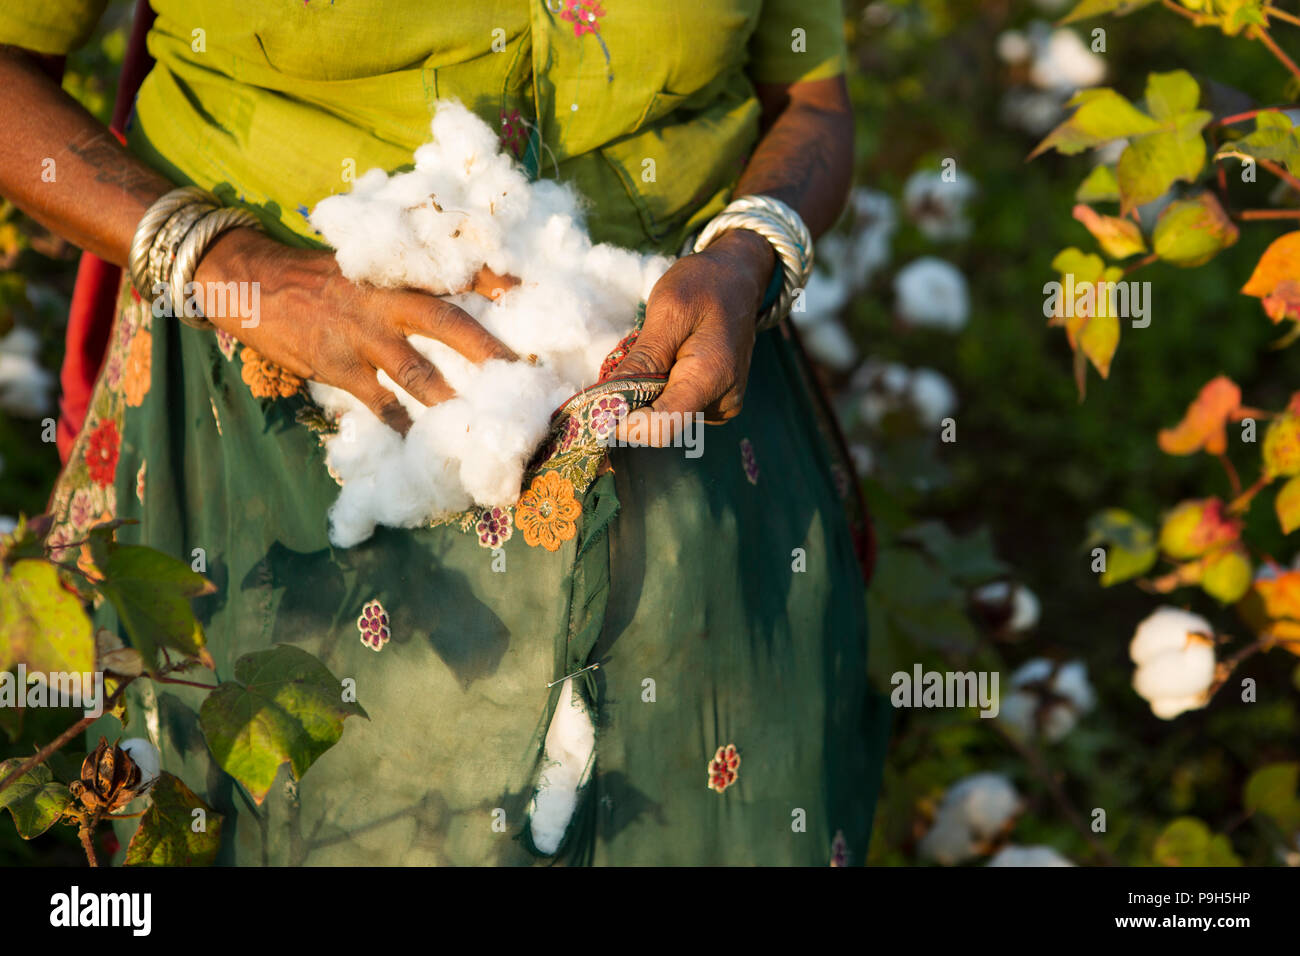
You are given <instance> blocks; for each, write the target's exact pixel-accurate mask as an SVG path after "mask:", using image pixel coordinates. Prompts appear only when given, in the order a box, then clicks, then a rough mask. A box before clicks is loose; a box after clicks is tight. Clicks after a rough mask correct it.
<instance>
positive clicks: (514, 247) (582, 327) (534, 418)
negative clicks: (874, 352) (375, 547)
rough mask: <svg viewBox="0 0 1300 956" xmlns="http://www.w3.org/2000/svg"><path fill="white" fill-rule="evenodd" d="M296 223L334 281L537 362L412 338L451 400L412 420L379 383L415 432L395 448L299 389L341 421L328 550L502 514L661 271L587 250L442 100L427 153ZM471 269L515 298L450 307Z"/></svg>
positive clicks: (657, 262) (342, 407) (577, 209)
mask: <svg viewBox="0 0 1300 956" xmlns="http://www.w3.org/2000/svg"><path fill="white" fill-rule="evenodd" d="M311 223H312V225H313V226H315V227H316V229H318V230H319V231H320V233H321V234H322V235H323V236H324V237H325V239H326V241H327V242H329V243H330V245H332V246H333V247H334V249H335V250H336V258H337V259H338V263H339V267H340V268H341V270H342V272H343V274H344V275H345V276H347V277H348V278H349V279H352V280H354V281H357V282H369V283H371V284H373V285H376V286H388V287H409V288H415V289H421V290H424V291H426V292H429V293H432V294H434V295H444V296H448V297H449V301H452V302H454V303H456V304H457V305H459V306H460V307H461V308H463V309H465V310H466V311H467V312H469V313H470V314H471V315H472V316H474V317H475V318H476V319H478V321H479V322H480V323H481V324H482V325H483V327H484V328H486V329H487V330H488V331H489V332H491V333H492V334H493V335H495V336H496V337H497V338H498V339H500V340H501V341H502V342H504V343H505V344H506V345H508V346H509V347H510V348H511V349H513V350H514V352H515V353H516V354H517V355H520V356H534V355H535V356H536V357H537V358H536V363H535V364H529V362H527V361H520V362H506V361H500V360H492V361H488V362H484V363H483V364H481V365H477V366H476V365H474V364H472V363H471V362H469V361H468V360H466V359H464V358H463V357H462V356H461V355H460V354H459V353H457V352H455V351H453V350H452V349H450V348H449V347H447V346H444V345H442V344H441V343H439V342H435V341H433V340H432V339H428V338H424V337H422V336H411V338H410V341H411V344H412V345H413V346H414V347H415V348H416V349H417V350H418V351H419V352H420V353H421V354H423V355H424V356H425V357H426V358H428V359H429V360H430V361H432V362H433V364H434V365H435V366H436V367H437V369H438V370H439V371H440V372H441V373H442V375H443V376H444V377H445V378H446V380H447V383H448V384H449V385H450V386H451V387H452V388H453V389H454V390H455V392H456V395H455V397H454V398H452V399H450V400H449V401H446V402H443V403H441V404H439V405H435V406H432V407H428V408H426V407H425V406H423V405H421V404H420V403H419V402H417V401H415V399H413V398H411V396H410V395H408V394H407V393H406V392H404V391H403V390H402V389H401V388H400V387H398V386H397V384H396V383H394V382H393V381H392V379H391V378H389V377H388V375H386V374H385V373H384V372H382V371H381V372H379V381H380V383H381V384H382V385H383V386H384V387H385V388H388V389H389V390H391V391H392V392H393V393H394V394H396V395H397V397H398V399H399V400H400V401H401V403H402V405H403V406H404V407H405V408H406V410H407V412H408V413H409V414H410V416H411V418H412V420H413V421H414V425H413V426H412V428H411V430H410V432H409V433H408V434H407V436H406V437H405V439H403V438H402V436H400V435H398V434H397V433H396V432H395V431H393V430H392V429H391V428H389V427H388V426H386V425H385V424H383V422H381V421H380V420H379V419H378V418H377V417H376V416H375V415H374V414H373V413H372V412H371V411H370V410H369V409H368V408H366V407H365V405H363V404H362V403H361V402H360V401H358V400H357V399H356V398H354V397H353V396H352V395H350V394H348V393H347V392H344V391H342V390H340V389H336V388H332V387H330V386H327V385H321V384H319V383H313V384H312V385H311V391H312V395H313V396H314V397H315V399H316V401H317V402H319V403H320V404H321V405H322V406H323V407H324V408H325V410H326V411H327V412H329V413H332V414H335V415H339V416H341V418H340V421H339V431H338V433H337V434H335V435H333V436H331V437H330V438H329V439H328V441H327V443H326V453H327V461H328V463H329V465H330V467H331V468H332V469H333V471H334V473H335V474H336V475H337V476H338V478H339V480H340V481H341V482H342V485H343V490H342V491H341V492H340V493H339V497H338V500H337V501H335V503H334V505H333V507H332V508H331V509H330V540H331V541H333V543H334V544H335V545H337V546H340V547H351V546H352V545H355V544H357V543H359V542H361V541H364V540H365V539H367V538H368V537H370V536H371V535H372V534H373V533H374V530H375V526H376V525H377V524H383V525H389V526H394V527H416V526H420V525H423V524H426V523H427V522H429V521H430V520H431V519H435V518H440V517H445V516H447V515H449V514H453V513H456V512H460V511H464V510H465V509H467V508H470V507H471V506H481V507H491V506H496V507H506V506H509V505H513V504H514V503H515V501H516V500H517V499H518V497H519V494H520V490H521V487H520V486H521V484H522V481H523V469H524V466H525V465H526V463H527V461H528V459H529V458H530V457H531V455H532V453H533V452H534V451H535V450H536V448H537V447H538V445H540V444H541V442H542V440H543V439H544V438H545V436H546V430H547V425H548V423H549V420H550V415H551V413H552V412H553V411H554V410H555V409H556V408H557V407H558V406H559V405H561V404H562V403H563V402H564V401H565V400H566V399H568V398H569V397H570V396H572V395H574V394H575V393H576V392H578V391H581V390H582V389H583V388H586V387H587V386H590V385H592V384H593V383H594V382H595V381H596V378H597V376H598V373H599V370H600V365H601V362H602V361H603V360H604V358H605V356H606V355H607V354H608V353H609V351H610V350H611V349H613V347H614V346H615V345H616V344H618V342H619V340H620V339H621V338H622V337H623V336H624V335H626V334H627V333H628V332H629V331H630V330H631V328H632V326H633V324H634V322H635V318H636V309H637V305H638V304H639V303H640V302H641V301H643V300H644V299H645V298H646V297H647V296H648V295H649V294H650V289H651V288H652V287H653V286H654V283H655V282H656V281H657V280H658V278H659V277H660V276H661V275H662V274H663V273H664V271H665V270H666V269H667V267H668V265H669V260H668V259H666V258H664V257H662V256H647V255H642V254H639V253H636V252H632V251H629V250H626V249H619V248H616V247H614V246H610V245H605V244H601V245H594V244H593V243H592V241H591V239H590V237H589V236H588V235H587V231H586V228H585V225H584V222H583V216H582V203H581V200H580V198H579V197H578V195H577V194H576V193H575V192H574V191H573V189H571V188H569V187H567V186H563V185H559V184H557V183H555V182H550V181H538V182H529V181H528V178H527V177H526V176H525V174H524V173H523V172H522V171H521V170H520V169H519V168H518V167H517V166H516V165H515V163H514V161H513V160H512V159H511V158H510V157H509V156H508V155H506V154H505V153H503V152H502V151H501V150H500V148H499V145H498V142H497V138H496V137H495V136H494V135H493V133H492V130H491V129H490V128H489V127H488V125H487V124H486V123H484V122H483V121H482V120H480V119H479V118H478V117H476V116H475V115H474V114H472V113H471V112H470V111H469V110H467V109H466V108H465V107H464V106H462V105H461V104H460V103H458V102H455V101H442V102H440V103H438V104H437V112H436V115H435V116H434V119H433V142H431V143H428V144H426V145H424V146H421V147H420V148H419V149H418V150H416V152H415V168H414V169H413V170H411V171H410V172H404V173H396V174H394V175H392V176H389V175H387V174H386V173H384V171H383V170H379V169H372V170H370V171H369V172H367V173H366V174H365V175H363V176H361V177H360V178H358V179H357V181H356V182H355V183H354V184H353V189H352V191H351V192H350V193H347V194H346V195H341V196H332V197H330V198H328V199H324V200H322V201H321V202H320V203H319V204H317V206H316V208H315V209H314V210H313V211H312V215H311ZM484 266H486V267H487V268H488V269H490V270H492V271H493V272H494V273H496V274H497V275H513V276H515V277H517V278H518V279H519V280H520V284H519V285H518V286H516V287H514V288H512V289H510V290H509V291H507V292H505V293H504V294H503V295H501V296H500V297H499V298H498V299H496V300H495V301H489V300H487V299H485V298H483V297H482V296H479V295H476V294H473V293H467V294H459V295H452V294H451V293H454V292H455V291H456V290H461V289H466V288H468V287H469V286H470V284H471V282H472V280H473V277H474V275H475V274H476V273H477V272H478V270H479V269H480V268H482V267H484Z"/></svg>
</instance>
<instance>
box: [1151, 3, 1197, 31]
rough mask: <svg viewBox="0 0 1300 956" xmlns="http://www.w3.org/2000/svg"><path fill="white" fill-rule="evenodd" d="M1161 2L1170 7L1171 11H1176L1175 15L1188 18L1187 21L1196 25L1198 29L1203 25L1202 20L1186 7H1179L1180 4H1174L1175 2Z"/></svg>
mask: <svg viewBox="0 0 1300 956" xmlns="http://www.w3.org/2000/svg"><path fill="white" fill-rule="evenodd" d="M1160 2H1161V3H1162V4H1164V5H1165V6H1166V7H1168V8H1169V9H1170V10H1172V11H1174V13H1176V14H1178V15H1179V16H1180V17H1186V18H1187V19H1189V20H1191V21H1192V22H1193V23H1195V24H1196V25H1197V26H1198V27H1199V26H1200V25H1201V18H1200V16H1199V15H1198V14H1195V13H1193V12H1192V11H1191V10H1188V9H1187V8H1186V7H1181V6H1179V5H1178V4H1176V3H1174V0H1160Z"/></svg>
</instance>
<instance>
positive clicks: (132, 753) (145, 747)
mask: <svg viewBox="0 0 1300 956" xmlns="http://www.w3.org/2000/svg"><path fill="white" fill-rule="evenodd" d="M118 746H119V747H121V748H122V752H123V753H125V754H126V755H127V756H128V757H130V758H131V760H132V761H133V762H134V763H135V765H136V766H137V767H139V768H140V781H141V783H140V789H141V790H147V789H148V788H149V787H151V786H153V783H154V781H155V780H157V779H158V774H159V773H161V772H162V756H161V755H160V754H159V753H158V748H157V747H155V746H154V745H153V744H152V743H150V742H149V741H148V740H145V739H144V738H143V737H131V738H129V739H127V740H123V741H122V742H121V743H120V744H118Z"/></svg>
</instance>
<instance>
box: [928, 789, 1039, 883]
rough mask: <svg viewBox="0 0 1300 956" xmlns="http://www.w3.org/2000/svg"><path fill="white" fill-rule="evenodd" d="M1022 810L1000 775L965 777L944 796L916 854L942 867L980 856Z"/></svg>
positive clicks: (1012, 823) (1013, 822)
mask: <svg viewBox="0 0 1300 956" xmlns="http://www.w3.org/2000/svg"><path fill="white" fill-rule="evenodd" d="M1024 808H1025V803H1024V800H1023V799H1022V798H1021V796H1020V794H1019V793H1018V792H1017V791H1016V788H1015V786H1014V785H1013V784H1012V783H1011V781H1010V779H1008V778H1007V777H1006V776H1004V775H1003V774H1000V773H977V774H973V775H971V776H969V777H965V778H963V779H962V780H959V781H957V782H956V783H954V784H953V785H952V786H951V787H949V788H948V790H947V791H946V792H945V793H944V795H943V799H942V800H941V801H940V803H939V807H938V810H937V811H936V812H935V817H934V821H933V823H932V824H931V826H930V829H929V830H928V831H926V834H925V836H923V837H922V838H921V842H920V843H919V844H918V846H917V852H918V853H919V854H920V856H921V857H922V859H926V860H932V861H933V862H935V863H939V864H942V865H943V866H955V865H957V864H959V863H964V862H966V861H968V860H972V859H974V858H976V857H978V856H982V855H984V854H986V853H988V852H990V851H991V850H992V849H993V847H994V846H995V845H996V843H997V842H998V841H999V840H1001V839H1002V838H1004V837H1005V836H1006V834H1007V833H1008V832H1010V830H1011V828H1012V826H1014V824H1015V821H1016V818H1017V817H1018V816H1019V815H1020V814H1021V812H1023V810H1024Z"/></svg>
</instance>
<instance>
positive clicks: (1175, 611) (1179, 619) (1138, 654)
mask: <svg viewBox="0 0 1300 956" xmlns="http://www.w3.org/2000/svg"><path fill="white" fill-rule="evenodd" d="M1195 634H1204V635H1209V636H1212V635H1213V634H1214V628H1213V627H1212V626H1211V625H1210V622H1209V621H1207V620H1206V619H1205V618H1203V617H1201V616H1200V615H1199V614H1193V613H1191V612H1190V611H1184V610H1182V609H1181V608H1176V607H1169V606H1165V607H1160V608H1157V609H1156V610H1154V611H1152V612H1151V613H1150V614H1148V615H1147V616H1146V617H1145V618H1144V619H1143V620H1142V622H1141V623H1140V624H1138V626H1137V630H1136V631H1134V632H1133V640H1132V642H1130V644H1129V648H1128V653H1129V657H1130V658H1131V659H1132V661H1133V663H1134V664H1141V663H1142V662H1143V661H1146V660H1149V659H1151V658H1153V657H1155V656H1156V655H1157V654H1163V653H1164V652H1165V651H1171V650H1172V651H1181V650H1182V649H1183V648H1185V647H1186V646H1187V645H1188V643H1189V641H1190V639H1191V636H1192V635H1195Z"/></svg>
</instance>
